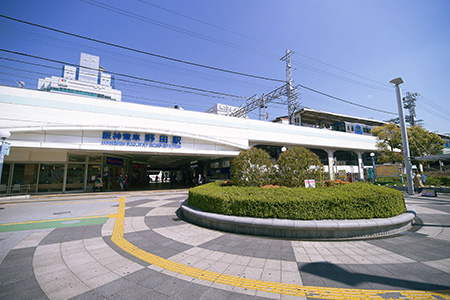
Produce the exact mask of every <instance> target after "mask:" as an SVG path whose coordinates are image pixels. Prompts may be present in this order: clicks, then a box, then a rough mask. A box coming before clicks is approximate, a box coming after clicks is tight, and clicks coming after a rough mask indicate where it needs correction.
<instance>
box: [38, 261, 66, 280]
mask: <svg viewBox="0 0 450 300" xmlns="http://www.w3.org/2000/svg"><path fill="white" fill-rule="evenodd" d="M62 270H69V268H67V266H66V265H65V264H64V263H63V264H60V263H55V264H52V265H48V266H42V267H37V268H34V270H33V271H34V274H35V275H36V278H39V277H40V276H43V275H46V274H49V273H54V272H58V271H62Z"/></svg>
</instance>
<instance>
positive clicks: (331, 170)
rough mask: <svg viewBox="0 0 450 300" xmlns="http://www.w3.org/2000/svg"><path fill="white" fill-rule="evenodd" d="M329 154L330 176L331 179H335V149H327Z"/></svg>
mask: <svg viewBox="0 0 450 300" xmlns="http://www.w3.org/2000/svg"><path fill="white" fill-rule="evenodd" d="M326 151H327V154H328V175H329V176H330V180H334V179H335V178H334V156H333V154H334V150H331V149H327V150H326Z"/></svg>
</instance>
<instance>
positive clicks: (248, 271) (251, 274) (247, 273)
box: [241, 266, 263, 280]
mask: <svg viewBox="0 0 450 300" xmlns="http://www.w3.org/2000/svg"><path fill="white" fill-rule="evenodd" d="M262 272H263V269H261V268H254V267H249V266H247V267H245V269H244V273H242V276H241V277H244V278H250V279H256V280H258V279H260V278H261V273H262Z"/></svg>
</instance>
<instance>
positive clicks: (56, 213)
mask: <svg viewBox="0 0 450 300" xmlns="http://www.w3.org/2000/svg"><path fill="white" fill-rule="evenodd" d="M70 213H71V212H70V211H58V212H54V213H53V214H54V215H65V214H70Z"/></svg>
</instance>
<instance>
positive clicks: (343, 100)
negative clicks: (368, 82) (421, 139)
mask: <svg viewBox="0 0 450 300" xmlns="http://www.w3.org/2000/svg"><path fill="white" fill-rule="evenodd" d="M297 85H298V86H301V87H302V88H304V89H306V90H309V91H311V92H314V93H317V94H319V95H322V96H325V97H329V98H331V99H335V100H338V101H341V102H344V103H347V104H351V105H354V106H358V107H362V108H365V109H370V110H373V111H377V112H381V113H385V114H390V115H397V114H396V113H393V112H390V111H386V110H381V109H377V108H373V107H370V106H366V105H362V104H358V103H356V102H352V101H349V100H345V99H342V98H339V97H335V96H332V95H329V94H327V93H324V92H321V91H318V90H315V89H313V88H310V87H307V86H304V85H301V84H297Z"/></svg>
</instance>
